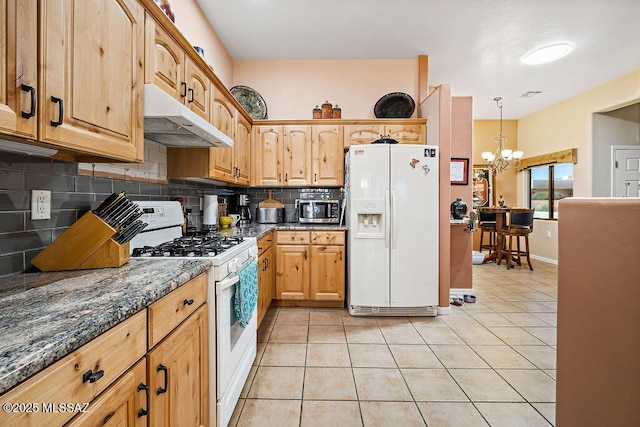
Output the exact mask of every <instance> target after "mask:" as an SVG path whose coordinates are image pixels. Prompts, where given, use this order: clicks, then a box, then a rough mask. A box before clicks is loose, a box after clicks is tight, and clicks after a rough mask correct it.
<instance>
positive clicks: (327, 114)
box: [322, 101, 333, 119]
mask: <svg viewBox="0 0 640 427" xmlns="http://www.w3.org/2000/svg"><path fill="white" fill-rule="evenodd" d="M332 116H333V105H331V104H330V103H329V101H325V102H324V104H322V118H323V119H330V118H331V117H332Z"/></svg>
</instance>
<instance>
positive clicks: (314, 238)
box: [311, 231, 344, 245]
mask: <svg viewBox="0 0 640 427" xmlns="http://www.w3.org/2000/svg"><path fill="white" fill-rule="evenodd" d="M311 244H312V245H344V231H312V232H311Z"/></svg>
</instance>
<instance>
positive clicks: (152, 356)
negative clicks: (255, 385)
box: [147, 304, 215, 426]
mask: <svg viewBox="0 0 640 427" xmlns="http://www.w3.org/2000/svg"><path fill="white" fill-rule="evenodd" d="M207 355H208V348H207V304H204V305H202V307H200V308H199V309H198V311H196V312H195V313H193V314H192V315H191V316H190V317H189V318H188V319H187V320H185V321H184V323H182V324H181V325H180V326H178V327H177V328H176V329H175V330H174V331H173V332H172V333H171V334H169V336H167V338H165V339H164V340H163V341H162V342H161V343H160V344H159V345H158V346H156V347H155V348H154V349H153V350H151V351H150V352H149V354H148V355H147V366H148V374H147V377H148V379H149V387H150V390H151V391H152V393H151V396H150V397H151V402H150V413H149V425H150V426H199V425H208V398H207V396H208V387H207V386H208V380H209V379H208V376H207V372H208V371H207V369H208V361H207ZM212 369H215V366H214V367H212ZM214 393H215V391H214Z"/></svg>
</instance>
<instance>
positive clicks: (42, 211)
mask: <svg viewBox="0 0 640 427" xmlns="http://www.w3.org/2000/svg"><path fill="white" fill-rule="evenodd" d="M31 219H32V220H34V219H51V191H48V190H33V191H32V192H31Z"/></svg>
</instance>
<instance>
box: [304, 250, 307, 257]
mask: <svg viewBox="0 0 640 427" xmlns="http://www.w3.org/2000/svg"><path fill="white" fill-rule="evenodd" d="M304 259H307V250H306V249H305V250H304Z"/></svg>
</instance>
